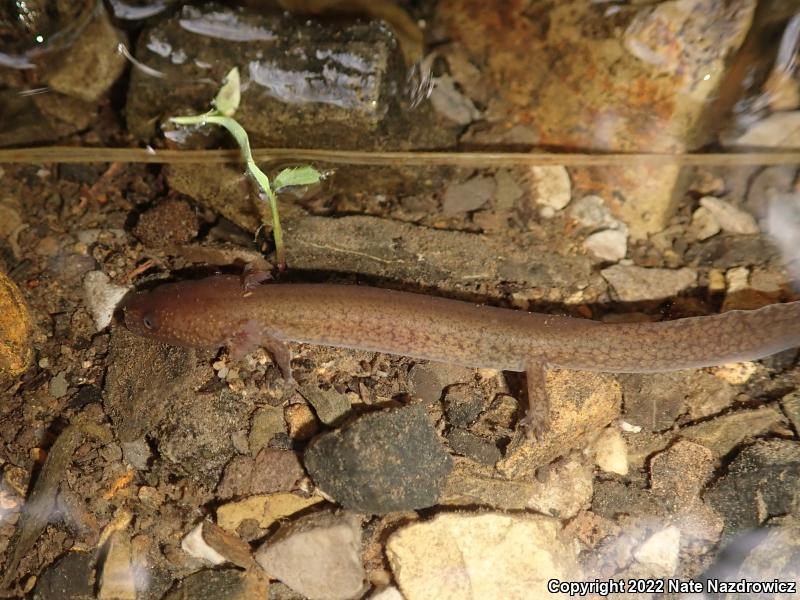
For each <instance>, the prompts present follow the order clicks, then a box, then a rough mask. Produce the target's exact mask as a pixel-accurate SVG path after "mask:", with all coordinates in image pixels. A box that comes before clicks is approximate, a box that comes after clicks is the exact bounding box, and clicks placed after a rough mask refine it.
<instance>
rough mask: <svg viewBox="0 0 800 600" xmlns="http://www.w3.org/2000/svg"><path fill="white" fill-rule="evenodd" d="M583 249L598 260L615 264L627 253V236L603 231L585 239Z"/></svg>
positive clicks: (612, 231) (609, 230)
mask: <svg viewBox="0 0 800 600" xmlns="http://www.w3.org/2000/svg"><path fill="white" fill-rule="evenodd" d="M583 247H584V248H586V249H587V250H588V251H589V252H591V253H592V254H594V255H595V256H597V257H598V258H602V259H603V260H607V261H609V262H617V261H619V260H622V259H623V258H625V255H626V254H627V253H628V236H627V235H626V234H625V232H623V231H616V230H614V229H604V230H603V231H598V232H595V233H593V234H591V235H590V236H589V237H587V238H586V240H585V241H584V242H583Z"/></svg>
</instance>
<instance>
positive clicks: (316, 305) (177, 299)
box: [123, 275, 800, 435]
mask: <svg viewBox="0 0 800 600" xmlns="http://www.w3.org/2000/svg"><path fill="white" fill-rule="evenodd" d="M123 310H124V319H125V323H126V325H127V327H128V328H129V329H130V330H131V331H134V332H136V333H139V334H142V335H145V336H148V337H151V338H154V339H157V340H160V341H162V342H165V343H167V344H172V345H178V346H186V347H191V348H205V349H217V348H219V347H221V346H228V347H229V349H230V350H231V352H232V354H233V355H234V356H243V355H245V354H247V353H248V352H251V351H253V350H255V349H256V348H257V347H259V346H263V347H265V348H266V349H267V350H268V351H269V352H270V353H271V354H272V356H273V358H274V360H275V362H276V363H277V365H278V366H279V367H280V369H281V371H282V373H283V374H284V376H285V377H286V378H287V379H291V365H290V361H291V355H290V351H289V347H288V345H287V342H302V343H308V344H320V345H325V346H335V347H340V348H355V349H360V350H369V351H374V352H385V353H387V354H395V355H402V356H408V357H412V358H417V359H426V360H433V361H439V362H446V363H452V364H458V365H462V366H467V367H482V368H492V369H499V370H505V371H519V372H525V373H526V375H527V379H528V384H527V385H528V400H529V410H528V414H527V415H526V417H525V418H524V419H523V424H524V425H526V426H528V427H529V431H531V432H533V433H534V434H536V435H539V434H541V433H542V432H543V431H545V430H546V429H547V424H548V418H549V414H548V404H547V398H546V394H545V386H544V378H545V372H546V369H547V368H549V367H556V368H565V369H578V370H586V371H602V372H612V373H650V372H658V371H674V370H679V369H689V368H696V367H707V366H713V365H720V364H724V363H729V362H735V361H743V360H755V359H759V358H763V357H766V356H769V355H771V354H774V353H776V352H780V351H782V350H785V349H788V348H792V347H797V346H800V301H796V302H788V303H784V304H774V305H770V306H765V307H763V308H760V309H757V310H750V311H739V310H735V311H729V312H725V313H722V314H718V315H712V316H704V317H689V318H683V319H675V320H671V321H661V322H653V323H613V324H609V323H601V322H598V321H592V320H589V319H580V318H574V317H567V316H558V315H549V314H538V313H530V312H525V311H520V310H513V309H507V308H498V307H493V306H484V305H480V304H474V303H470V302H463V301H459V300H452V299H447V298H440V297H433V296H427V295H423V294H416V293H409V292H400V291H394V290H387V289H379V288H374V287H368V286H361V285H336V284H283V283H268V284H264V285H260V286H257V287H255V288H251V287H248V286H243V284H242V279H241V278H240V277H236V276H232V275H215V276H212V277H208V278H205V279H200V280H195V281H180V282H176V283H168V284H163V285H161V286H159V287H156V288H155V289H153V290H151V291H147V292H140V293H137V294H135V295H133V296H132V297H130V298H129V299H128V300H126V301H125V303H124V307H123Z"/></svg>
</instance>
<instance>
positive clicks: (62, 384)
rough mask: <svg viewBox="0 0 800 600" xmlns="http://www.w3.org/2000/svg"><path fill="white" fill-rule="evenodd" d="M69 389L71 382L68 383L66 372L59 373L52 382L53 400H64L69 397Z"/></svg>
mask: <svg viewBox="0 0 800 600" xmlns="http://www.w3.org/2000/svg"><path fill="white" fill-rule="evenodd" d="M68 389H69V382H68V381H67V374H66V372H65V371H61V372H59V373H58V374H57V375H56V376H55V377H53V378H52V379H51V380H50V395H51V396H52V397H53V398H63V397H64V396H66V395H67V390H68Z"/></svg>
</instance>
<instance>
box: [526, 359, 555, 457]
mask: <svg viewBox="0 0 800 600" xmlns="http://www.w3.org/2000/svg"><path fill="white" fill-rule="evenodd" d="M525 377H526V378H527V380H528V411H527V412H526V413H525V416H524V417H522V419H520V421H519V424H520V426H521V427H523V428H524V429H525V431H526V434H527V437H528V439H534V440H536V441H539V442H541V441H542V439H543V438H544V434H545V433H547V431H549V430H550V400H549V398H548V397H547V387H546V384H547V381H546V369H545V366H544V364H543V363H541V362H530V363H528V365H526V367H525Z"/></svg>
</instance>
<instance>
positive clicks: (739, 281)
mask: <svg viewBox="0 0 800 600" xmlns="http://www.w3.org/2000/svg"><path fill="white" fill-rule="evenodd" d="M725 283H726V284H727V287H728V295H731V294H736V293H737V292H744V291H747V290H749V289H750V269H748V268H747V267H734V268H732V269H728V270H727V271H725Z"/></svg>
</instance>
